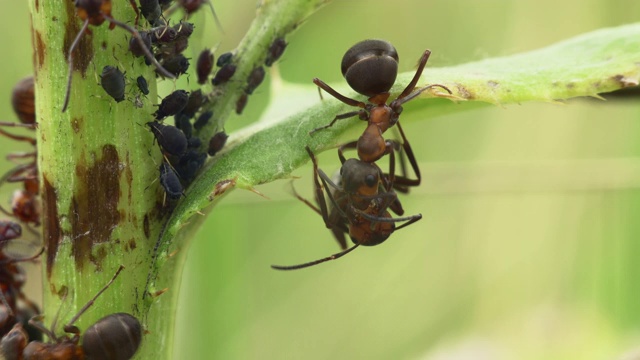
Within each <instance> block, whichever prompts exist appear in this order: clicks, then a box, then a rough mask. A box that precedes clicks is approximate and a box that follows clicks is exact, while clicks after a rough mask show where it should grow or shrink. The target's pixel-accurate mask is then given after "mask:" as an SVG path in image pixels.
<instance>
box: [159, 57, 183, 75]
mask: <svg viewBox="0 0 640 360" xmlns="http://www.w3.org/2000/svg"><path fill="white" fill-rule="evenodd" d="M162 66H163V67H164V68H165V69H166V70H167V71H168V72H170V73H171V74H173V75H174V76H175V77H178V76H179V75H181V74H184V73H186V72H187V70H189V60H188V59H187V58H186V57H184V55H182V54H176V55H174V56H171V57H169V58H164V61H163V63H162ZM156 73H157V74H158V75H161V74H160V73H159V72H156Z"/></svg>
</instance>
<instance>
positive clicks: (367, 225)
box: [271, 147, 422, 270]
mask: <svg viewBox="0 0 640 360" xmlns="http://www.w3.org/2000/svg"><path fill="white" fill-rule="evenodd" d="M306 149H307V152H308V153H309V157H310V158H311V161H312V162H313V172H314V188H315V193H316V194H315V195H316V196H315V197H316V201H317V202H318V206H317V207H316V206H315V205H313V204H312V203H311V202H309V201H308V200H307V199H305V198H303V197H301V196H299V195H298V194H294V195H295V196H296V197H297V198H298V199H299V200H301V201H302V202H304V203H305V204H307V205H308V206H309V207H310V208H311V209H313V210H314V211H315V212H317V213H318V214H320V215H321V216H322V218H323V220H324V222H325V225H326V226H327V228H329V229H331V231H332V232H333V234H334V235H335V237H336V238H337V239H338V242H339V243H340V245H341V246H342V248H343V249H344V250H343V251H341V252H339V253H336V254H333V255H331V256H328V257H325V258H322V259H319V260H314V261H311V262H308V263H304V264H299V265H292V266H280V265H271V267H272V268H273V269H276V270H297V269H303V268H306V267H310V266H314V265H317V264H320V263H323V262H327V261H331V260H336V259H338V258H341V257H342V256H344V255H346V254H348V253H350V252H351V251H353V250H354V249H355V248H357V247H358V246H360V245H363V246H375V245H379V244H381V243H383V242H384V241H385V240H386V239H388V238H389V236H391V234H392V233H393V232H394V231H396V230H400V229H402V228H404V227H406V226H408V225H411V224H412V223H414V222H416V221H418V220H420V219H422V215H420V214H417V215H413V216H407V217H396V218H394V217H392V216H391V214H390V213H389V211H388V210H387V209H391V210H392V211H394V212H396V210H395V208H394V207H393V206H392V205H393V204H395V203H396V202H397V196H396V194H395V192H393V191H392V190H391V187H392V186H393V184H392V182H390V181H389V178H393V171H394V170H393V169H391V170H390V174H383V173H382V170H381V169H380V168H379V167H378V166H377V165H376V164H374V163H367V162H364V161H361V160H358V159H349V160H346V161H345V162H344V163H343V164H342V167H341V168H340V175H341V180H340V183H341V185H337V184H335V183H334V182H333V181H331V179H330V178H329V177H328V176H327V175H326V174H325V173H324V171H322V170H321V169H319V168H318V161H317V159H316V157H315V156H314V155H313V152H312V151H311V149H309V147H307V148H306ZM380 190H382V191H380ZM324 192H326V193H327V196H328V197H329V200H330V204H331V206H332V208H331V211H329V207H328V206H327V202H326V199H325V196H324ZM403 221H405V223H404V224H402V225H400V226H398V227H396V225H395V223H397V222H403ZM345 233H348V234H349V237H350V238H351V241H352V242H353V243H354V245H353V246H351V247H350V248H347V249H345V248H346V241H345V240H344V234H345Z"/></svg>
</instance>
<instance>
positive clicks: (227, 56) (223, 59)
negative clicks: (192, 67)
mask: <svg viewBox="0 0 640 360" xmlns="http://www.w3.org/2000/svg"><path fill="white" fill-rule="evenodd" d="M232 59H233V54H232V53H230V52H226V53H224V54H222V55H220V57H219V58H218V61H217V62H216V65H217V66H218V67H223V66H225V65H227V64H228V63H230V62H231V60H232Z"/></svg>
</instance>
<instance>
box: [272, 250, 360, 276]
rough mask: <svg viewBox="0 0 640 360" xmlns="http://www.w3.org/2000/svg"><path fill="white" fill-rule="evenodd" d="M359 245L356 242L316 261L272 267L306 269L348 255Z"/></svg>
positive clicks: (277, 268)
mask: <svg viewBox="0 0 640 360" xmlns="http://www.w3.org/2000/svg"><path fill="white" fill-rule="evenodd" d="M358 246H360V244H355V245H353V246H352V247H350V248H348V249H347V250H343V251H341V252H339V253H337V254H333V255H331V256H327V257H326V258H323V259H319V260H314V261H311V262H308V263H304V264H299V265H291V266H280V265H271V268H272V269H274V270H298V269H304V268H307V267H310V266H314V265H318V264H322V263H323V262H327V261H331V260H336V259H339V258H341V257H343V256H345V255H347V254H348V253H350V252H352V251H353V250H354V249H355V248H357V247H358Z"/></svg>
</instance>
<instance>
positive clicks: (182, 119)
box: [174, 111, 193, 139]
mask: <svg viewBox="0 0 640 360" xmlns="http://www.w3.org/2000/svg"><path fill="white" fill-rule="evenodd" d="M174 120H175V124H176V127H177V128H178V129H180V130H182V132H183V133H184V136H186V137H187V139H189V138H191V136H192V135H193V125H191V121H190V118H189V116H188V115H185V113H184V111H183V112H181V113H178V114H176V116H175V118H174Z"/></svg>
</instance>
